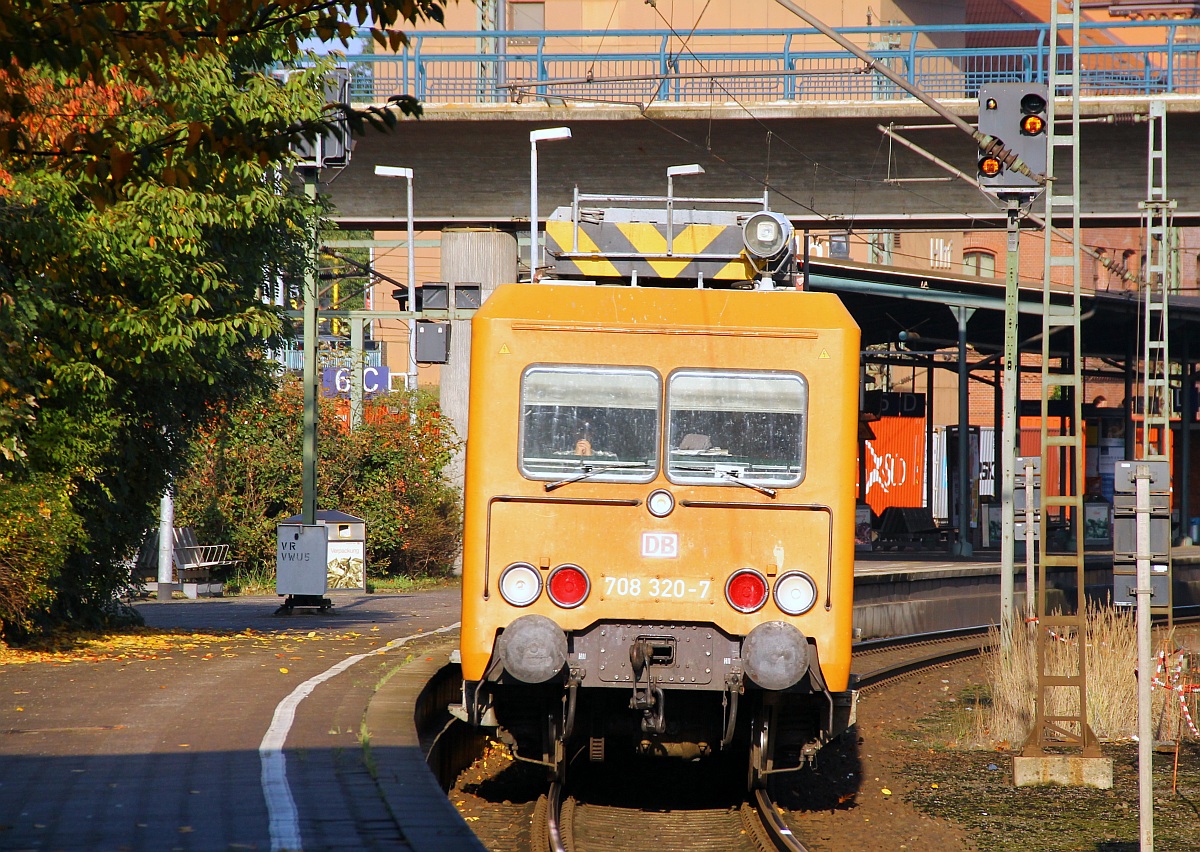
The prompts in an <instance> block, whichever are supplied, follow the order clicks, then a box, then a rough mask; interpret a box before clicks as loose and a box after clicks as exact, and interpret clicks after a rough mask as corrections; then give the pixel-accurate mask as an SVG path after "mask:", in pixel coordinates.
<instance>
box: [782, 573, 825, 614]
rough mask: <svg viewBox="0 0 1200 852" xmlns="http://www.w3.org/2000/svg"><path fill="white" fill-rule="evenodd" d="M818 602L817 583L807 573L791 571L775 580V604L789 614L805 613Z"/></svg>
mask: <svg viewBox="0 0 1200 852" xmlns="http://www.w3.org/2000/svg"><path fill="white" fill-rule="evenodd" d="M816 602H817V584H816V583H814V582H813V581H812V578H811V577H809V576H808V575H807V574H802V573H801V572H799V571H791V572H789V573H787V574H784V575H783V576H782V577H780V578H779V579H778V580H776V581H775V605H776V606H778V607H779V608H780V609H781V610H783V611H784V612H786V613H787V614H788V615H803V614H804V613H806V612H808V611H809V610H810V609H812V608H813V604H815V603H816Z"/></svg>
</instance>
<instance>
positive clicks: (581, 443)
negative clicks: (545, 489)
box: [521, 365, 662, 482]
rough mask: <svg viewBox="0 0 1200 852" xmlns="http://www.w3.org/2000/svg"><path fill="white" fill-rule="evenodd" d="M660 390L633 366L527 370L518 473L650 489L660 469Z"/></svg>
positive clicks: (648, 372)
mask: <svg viewBox="0 0 1200 852" xmlns="http://www.w3.org/2000/svg"><path fill="white" fill-rule="evenodd" d="M661 399H662V387H661V384H660V381H659V377H658V374H657V373H655V372H654V371H653V370H648V369H644V368H637V367H580V366H566V365H562V366H559V365H544V366H533V367H530V368H528V369H527V370H526V371H525V374H524V376H523V377H522V379H521V473H522V474H524V475H525V476H527V477H529V478H531V479H550V480H556V481H557V480H560V479H566V480H570V479H572V478H573V477H574V476H576V475H579V474H587V476H586V478H587V479H588V480H590V481H600V482H649V481H650V480H651V479H653V478H654V475H655V473H656V472H657V470H658V435H659V433H660V428H659V408H660V400H661Z"/></svg>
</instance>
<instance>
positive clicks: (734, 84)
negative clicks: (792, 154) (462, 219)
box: [345, 19, 1200, 107]
mask: <svg viewBox="0 0 1200 852" xmlns="http://www.w3.org/2000/svg"><path fill="white" fill-rule="evenodd" d="M840 32H841V33H843V34H844V35H846V37H847V38H849V39H851V40H852V41H854V42H856V43H859V44H862V45H864V46H866V47H868V49H870V53H871V55H872V56H873V57H874V58H875V61H876V62H878V63H880V64H887V66H888V67H889V68H891V69H892V70H893V71H895V72H896V73H897V74H900V75H902V76H903V77H904V78H905V79H906V80H908V81H909V82H910V83H912V84H913V85H915V86H919V87H920V88H921V89H922V90H923V91H925V92H927V93H928V94H930V95H932V96H934V97H937V98H941V99H955V98H968V99H970V98H975V97H976V96H977V94H978V91H979V87H980V85H982V84H984V83H993V82H1044V81H1046V80H1047V76H1048V75H1047V64H1048V62H1049V46H1048V44H1047V39H1048V33H1049V30H1048V27H1047V25H1045V24H1009V25H988V26H936V27H898V28H889V29H888V30H887V31H886V32H884V31H882V30H880V29H879V28H873V29H867V28H861V27H859V28H845V29H842V30H840ZM410 39H411V43H410V44H409V45H408V47H406V48H404V49H403V50H402V51H400V52H398V53H395V54H356V55H350V56H347V57H346V59H345V62H346V63H347V64H348V65H349V67H350V69H351V72H352V82H351V99H352V100H353V101H354V102H356V103H380V102H383V101H386V100H387V99H388V98H389V97H391V96H393V95H402V94H409V95H413V96H415V97H417V98H418V99H419V100H421V101H423V102H425V103H429V104H446V103H461V104H468V105H484V104H505V103H520V102H523V101H524V102H529V101H536V100H543V99H561V100H563V101H568V102H575V103H587V102H589V101H590V102H600V103H627V104H631V105H637V106H641V107H645V106H647V105H649V104H652V103H657V102H668V103H750V102H753V103H764V102H784V103H805V102H811V103H828V102H839V101H844V102H872V101H892V100H905V99H909V98H910V96H909V95H908V94H906V93H905V92H903V91H902V90H900V89H898V88H897V87H896V86H895V85H894V84H892V83H891V82H890V81H888V80H887V79H885V78H884V77H882V76H881V75H879V74H874V73H870V72H869V71H866V70H865V69H864V68H863V63H862V62H860V61H859V60H857V59H855V58H854V57H852V56H850V55H849V54H848V53H846V52H845V51H842V50H841V49H840V48H838V47H837V46H836V45H833V44H832V42H830V41H829V40H828V39H826V38H825V37H824V36H822V35H820V34H819V33H818V32H817V31H816V30H812V29H790V30H784V29H777V30H767V29H760V30H697V31H696V32H695V33H693V34H691V35H690V36H686V37H684V38H681V37H680V36H678V35H676V34H675V33H673V32H670V31H665V30H609V31H600V30H554V31H517V30H509V31H488V32H486V33H484V32H471V31H467V32H418V33H412V34H411V35H410ZM1138 41H1150V42H1151V43H1150V44H1138V43H1135V42H1138ZM1081 42H1082V48H1081V62H1082V63H1083V66H1084V67H1083V68H1082V69H1081V81H1082V90H1081V94H1082V95H1083V96H1084V97H1090V96H1157V95H1163V94H1191V95H1195V94H1200V20H1198V19H1189V20H1172V21H1161V20H1160V21H1131V22H1121V23H1108V24H1103V25H1100V24H1084V25H1083V27H1082V38H1081ZM990 45H1001V46H990ZM1060 57H1061V58H1062V59H1061V61H1063V62H1065V63H1069V62H1070V61H1071V57H1070V54H1069V53H1065V52H1063V53H1060ZM1063 70H1066V69H1065V68H1064V69H1063Z"/></svg>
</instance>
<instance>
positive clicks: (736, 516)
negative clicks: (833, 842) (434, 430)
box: [455, 285, 859, 784]
mask: <svg viewBox="0 0 1200 852" xmlns="http://www.w3.org/2000/svg"><path fill="white" fill-rule="evenodd" d="M858 341H859V337H858V329H857V327H856V326H855V325H854V323H853V321H852V320H851V319H850V317H849V315H848V314H847V312H846V311H845V310H844V308H843V307H842V305H841V303H840V302H839V301H838V300H837V299H836V298H835V297H832V296H827V295H822V294H808V293H796V292H739V291H730V290H670V289H653V288H629V287H580V286H555V285H506V286H504V287H501V288H500V289H498V290H497V291H496V292H495V293H494V294H493V295H492V296H491V298H489V300H488V301H487V303H486V304H485V305H484V307H483V309H482V310H481V311H480V312H479V314H477V316H476V318H475V320H474V326H473V356H472V381H471V385H472V389H471V406H470V423H469V441H468V449H467V479H466V495H465V497H466V531H465V538H464V562H463V627H462V646H461V659H462V667H463V677H464V685H463V703H462V705H461V706H460V707H457V708H455V709H456V712H457V713H458V714H459V715H461V716H462V717H463V718H465V719H467V720H469V721H470V722H472V723H474V724H480V725H493V726H496V727H497V728H498V730H499V732H500V735H501V736H502V737H503V738H505V739H506V740H507V741H508V742H509V743H510V744H511V745H512V746H514V748H515V751H516V754H517V756H518V757H520V758H523V759H530V760H535V761H538V762H541V763H544V764H545V765H546V766H547V767H548V769H549V770H551V772H552V773H553V774H556V775H560V776H561V774H562V773H563V772H564V771H565V768H566V756H567V755H574V754H576V753H577V752H579V753H584V754H587V755H588V756H589V757H590V758H591V759H593V760H601V759H604V757H605V755H606V754H612V753H614V751H615V750H616V751H633V752H638V753H644V754H653V755H663V756H674V757H681V758H703V757H705V756H708V755H712V754H716V753H719V752H721V751H729V750H735V749H740V750H743V751H745V752H748V753H749V755H750V778H751V783H754V784H757V783H761V782H762V780H763V779H764V778H765V777H766V775H768V774H770V773H771V772H775V771H786V770H787V769H791V768H795V767H798V766H800V765H802V764H803V763H804V762H805V761H806V760H807V759H809V758H811V756H812V755H813V754H814V753H815V751H816V750H817V749H818V748H819V747H820V745H821V744H822V743H823V742H825V741H826V740H827V739H828V738H829V737H830V736H832V735H834V734H836V733H838V732H839V731H840V730H843V729H844V728H845V727H846V726H847V725H848V724H850V723H851V721H852V716H853V695H852V693H851V692H849V691H848V678H849V668H850V641H851V607H852V592H853V577H852V573H853V516H854V476H855V442H856V429H857V417H858V408H857V389H858ZM572 741H574V742H575V745H574V746H572V745H571V744H572ZM576 746H578V748H576Z"/></svg>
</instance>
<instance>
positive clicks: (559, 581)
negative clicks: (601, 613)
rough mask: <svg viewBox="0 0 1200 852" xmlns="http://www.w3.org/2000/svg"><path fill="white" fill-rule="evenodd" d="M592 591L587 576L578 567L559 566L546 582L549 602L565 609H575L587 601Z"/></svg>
mask: <svg viewBox="0 0 1200 852" xmlns="http://www.w3.org/2000/svg"><path fill="white" fill-rule="evenodd" d="M591 590H592V583H591V581H590V580H588V575H587V574H586V573H585V572H584V570H583V569H582V568H580V567H579V566H578V565H570V564H567V565H559V566H558V567H557V568H555V569H554V570H553V571H551V572H550V577H549V578H548V579H547V580H546V591H547V592H548V593H549V595H550V600H552V601H554V602H555V603H556V604H558V605H559V606H561V607H564V608H565V609H571V608H572V607H577V606H579V605H580V604H581V603H583V602H584V601H585V600H587V596H588V593H589V592H590V591H591Z"/></svg>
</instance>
